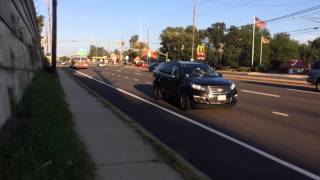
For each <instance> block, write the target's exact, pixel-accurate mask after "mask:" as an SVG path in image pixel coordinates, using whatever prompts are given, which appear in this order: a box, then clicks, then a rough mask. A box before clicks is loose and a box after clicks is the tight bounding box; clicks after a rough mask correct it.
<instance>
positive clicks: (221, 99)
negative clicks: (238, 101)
mask: <svg viewBox="0 0 320 180" xmlns="http://www.w3.org/2000/svg"><path fill="white" fill-rule="evenodd" d="M225 100H227V96H226V95H218V101H225Z"/></svg>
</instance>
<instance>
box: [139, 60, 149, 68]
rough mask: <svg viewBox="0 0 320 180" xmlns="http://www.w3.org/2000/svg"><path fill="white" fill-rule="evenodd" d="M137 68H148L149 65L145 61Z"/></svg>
mask: <svg viewBox="0 0 320 180" xmlns="http://www.w3.org/2000/svg"><path fill="white" fill-rule="evenodd" d="M136 66H137V67H142V68H148V64H147V63H146V62H144V61H140V62H138V63H137V64H136Z"/></svg>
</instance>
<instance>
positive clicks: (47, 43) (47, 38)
mask: <svg viewBox="0 0 320 180" xmlns="http://www.w3.org/2000/svg"><path fill="white" fill-rule="evenodd" d="M45 28H46V41H45V43H46V54H45V56H46V57H47V55H48V54H49V33H48V32H49V30H48V29H49V27H48V24H47V23H46V24H45Z"/></svg>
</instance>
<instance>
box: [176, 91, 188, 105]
mask: <svg viewBox="0 0 320 180" xmlns="http://www.w3.org/2000/svg"><path fill="white" fill-rule="evenodd" d="M179 106H180V108H181V109H183V110H188V109H190V98H189V95H188V94H187V93H186V92H184V91H183V92H181V94H180V96H179Z"/></svg>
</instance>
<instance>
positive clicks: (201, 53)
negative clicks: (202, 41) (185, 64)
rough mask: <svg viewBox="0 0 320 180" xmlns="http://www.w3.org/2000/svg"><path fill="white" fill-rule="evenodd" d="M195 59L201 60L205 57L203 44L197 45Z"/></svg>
mask: <svg viewBox="0 0 320 180" xmlns="http://www.w3.org/2000/svg"><path fill="white" fill-rule="evenodd" d="M197 59H198V60H203V61H204V60H205V59H206V53H205V47H204V45H198V48H197Z"/></svg>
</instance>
